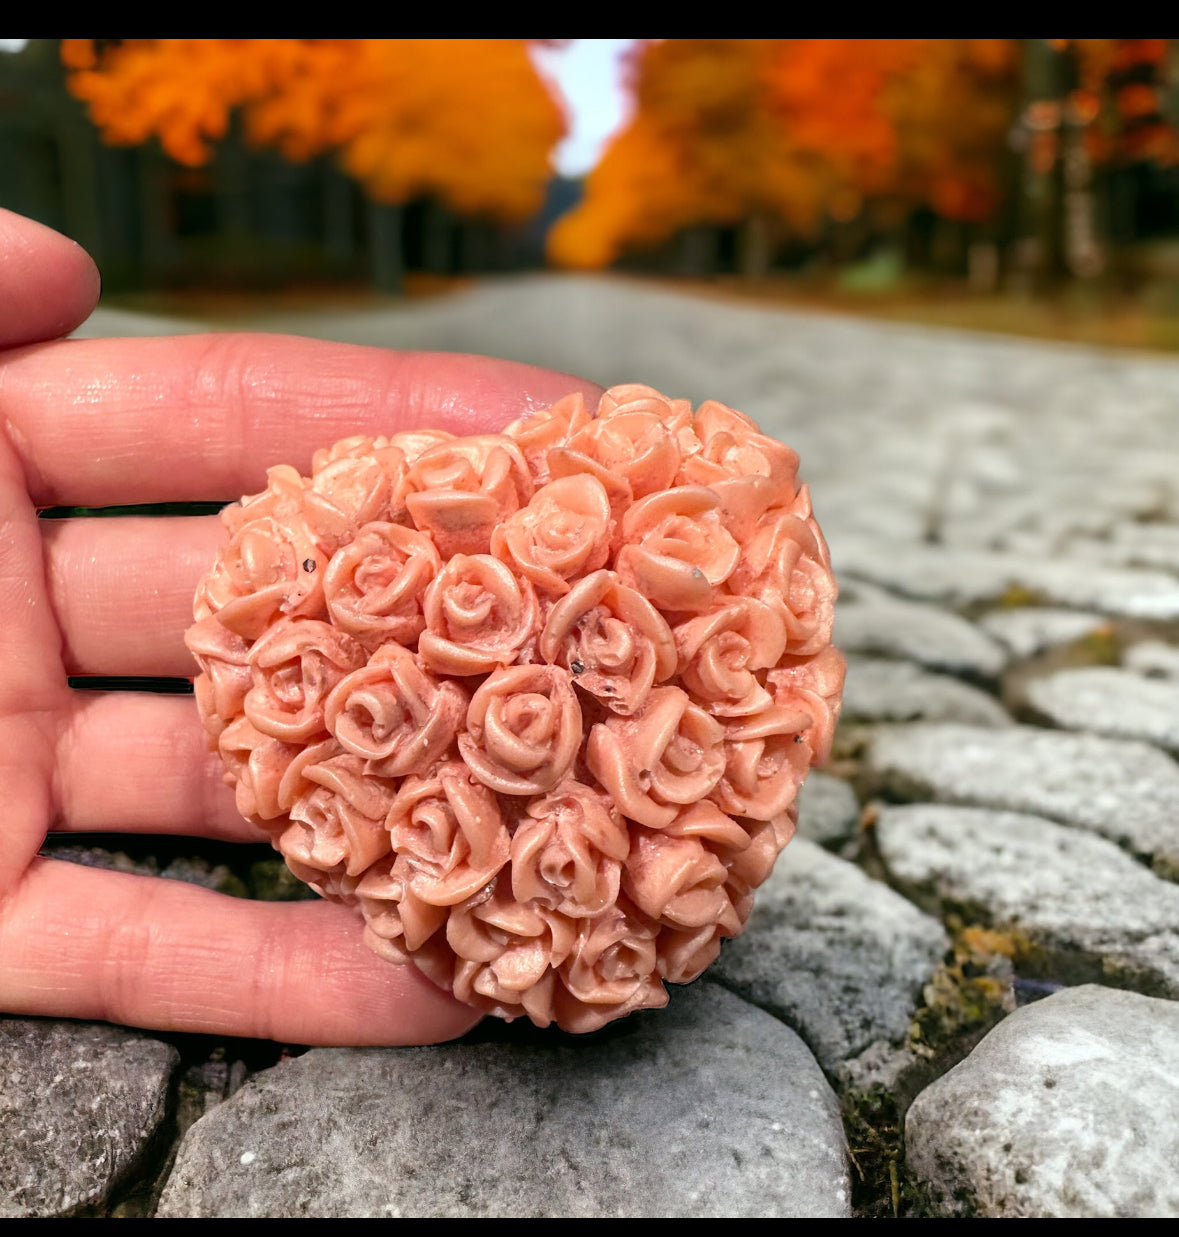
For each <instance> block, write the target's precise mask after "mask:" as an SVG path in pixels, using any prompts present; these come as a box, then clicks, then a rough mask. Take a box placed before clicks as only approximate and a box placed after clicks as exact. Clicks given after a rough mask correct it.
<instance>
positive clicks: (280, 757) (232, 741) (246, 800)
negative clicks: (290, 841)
mask: <svg viewBox="0 0 1179 1237" xmlns="http://www.w3.org/2000/svg"><path fill="white" fill-rule="evenodd" d="M217 748H218V750H219V751H220V753H221V759H222V760H223V761H224V762H225V767H226V774H225V781H226V783H227V784H228V785H230V786H232V787H233V793H234V798H235V800H236V802H237V810H238V811H239V812H240V813H241V814H242V815H243V816H245V817H246V818H247V819H251V820H259V821H261V822H265V821H269V820H274V819H275V818H276V817H279V816H282V815H283V813H284V812H285V808H284V807H283V806H282V805H281V804H280V802H279V787H280V786H281V785H282V779H283V775H284V774H285V773H286V771H287V769H288V768H289V766H290V764H291V762H292V761H293V760H294V759H295V758H296V757H297V756H299V755H300V754H301V753H302V751H303V749H302V747H300V746H299V745H297V744H294V743H284V742H283V741H282V740H280V739H276V738H274V737H272V736H271V735H268V734H263V733H262V732H261V731H260V730H258V729H257V728H256V727H255V726H253V725H252V724H251V722H250V721H249V719H248V718H245V717H239V718H238V719H237V720H236V721H235V722H231V723H230V724H229V725H228V726H226V727H225V729H224V730H223V731H222V732H221V734H220V735H219V736H218V738H217Z"/></svg>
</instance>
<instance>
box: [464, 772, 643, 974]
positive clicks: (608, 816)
mask: <svg viewBox="0 0 1179 1237" xmlns="http://www.w3.org/2000/svg"><path fill="white" fill-rule="evenodd" d="M629 848H630V835H629V834H628V832H627V829H626V826H625V825H624V824H623V823H622V821H621V820H620V819H619V816H618V813H617V811H616V810H615V809H614V807H613V805H612V804H611V803H610V801H609V800H608V799H607V798H606V797H605V795H603V794H601V793H599V792H597V791H594V790H591V789H590V787H588V786H585V785H583V784H582V783H581V782H578V781H576V780H574V779H573V778H567V779H566V780H565V781H564V782H562V783H561V785H560V786H558V787H557V789H556V790H554V791H551V792H550V793H549V794H547V795H545V796H544V797H543V798H538V799H533V800H532V802H531V803H529V805H528V810H527V813H526V814H525V815H524V816H523V817H522V818H521V820H520V823H519V824H518V825H517V827H516V832H515V833H514V834H513V835H512V893H513V894H514V895H515V897H516V900H517V901H518V902H521V903H535V904H538V905H541V906H546V907H548V908H550V909H551V910H555V911H559V912H560V913H561V914H562V915H568V916H569V917H570V918H572V919H584V918H585V917H586V916H589V915H596V914H598V913H599V912H601V911H603V910H605V908H606V907H607V906H610V905H611V904H612V903H613V902H614V901H615V900H616V899H617V897H618V882H619V877H620V875H621V870H622V869H621V864H622V862H623V860H625V859H626V856H627V852H628V850H629ZM460 952H461V951H460Z"/></svg>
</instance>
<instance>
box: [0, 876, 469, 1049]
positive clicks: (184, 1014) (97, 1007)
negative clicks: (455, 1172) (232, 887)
mask: <svg viewBox="0 0 1179 1237" xmlns="http://www.w3.org/2000/svg"><path fill="white" fill-rule="evenodd" d="M0 959H3V963H2V964H0V1009H5V1010H8V1011H10V1012H12V1013H16V1014H22V1013H35V1014H40V1015H44V1016H49V1017H58V1018H86V1019H101V1020H105V1021H108V1022H117V1023H122V1024H124V1025H126V1026H139V1027H149V1028H153V1029H156V1030H163V1031H196V1032H204V1033H212V1034H218V1035H234V1036H246V1037H249V1038H257V1039H273V1040H279V1041H281V1042H284V1043H299V1044H358V1045H359V1044H425V1043H435V1042H438V1041H440V1040H446V1039H453V1038H454V1037H455V1036H457V1035H461V1034H462V1033H463V1032H464V1031H466V1030H468V1029H469V1028H470V1027H472V1026H473V1025H474V1024H475V1023H476V1022H477V1021H478V1017H479V1016H478V1014H476V1013H475V1011H474V1010H472V1009H470V1008H469V1007H467V1006H464V1005H460V1004H458V1002H456V1001H455V1000H454V999H453V998H452V997H451V996H449V995H448V994H446V993H443V992H442V991H441V990H440V989H438V988H436V987H434V985H433V984H431V983H430V981H429V980H427V979H426V978H425V977H424V976H423V975H422V974H421V973H420V972H419V971H417V970H416V969H415V968H414V967H412V966H395V965H392V964H391V963H388V962H386V961H384V960H383V959H381V958H378V957H377V956H376V955H375V954H373V953H372V952H371V951H370V950H369V949H368V948H367V947H366V946H365V945H364V943H363V941H362V939H361V922H360V919H359V917H358V916H357V915H356V914H355V912H353V911H351V910H348V909H346V908H345V907H341V906H335V905H332V904H330V903H327V902H318V903H310V902H296V903H285V904H284V903H263V902H248V901H245V900H244V899H239V898H230V897H226V896H225V895H224V894H218V893H213V892H211V891H209V890H207V889H201V888H198V887H197V886H194V885H186V884H183V883H182V882H179V881H166V880H159V879H157V878H155V877H144V876H128V875H126V874H124V873H120V872H106V871H99V870H96V869H93V868H84V867H81V866H80V865H77V864H71V863H64V862H61V861H58V860H53V859H37V860H35V861H34V863H33V866H32V867H31V868H30V870H29V873H28V875H27V877H26V878H25V880H24V881H23V882H22V883H21V886H20V888H19V889H18V890H17V891H16V893H15V894H14V895H13V896H12V897H11V898H10V899H9V900H8V901H7V902H6V903H5V904H3V905H2V906H0Z"/></svg>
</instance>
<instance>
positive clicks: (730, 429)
mask: <svg viewBox="0 0 1179 1237" xmlns="http://www.w3.org/2000/svg"><path fill="white" fill-rule="evenodd" d="M693 424H694V426H695V430H696V436H697V437H698V438H699V439H700V442H701V445H702V449H701V452H700V456H699V459H700V460H701V461H707V462H708V463H710V464H714V465H716V466H717V467H718V468H719V469H720V470H721V474H723V475H724V476H728V477H749V476H762V477H768V478H769V479H770V481H771V482H772V484H773V487H774V492H775V493H776V494H779V495H781V497H780V498H779V499H778V501H779V502H787V501H789V499H790V498H791V497H793V495H794V491H795V489H796V488H797V486H798V454H797V452H795V451H792V450H791V449H790V448H789V447H788V446H787V445H786V444H785V443H784V442H779V441H778V440H777V439H776V438H770V437H768V436H767V435H765V434H763V433H762V432H761V431H760V430H759V429H758V426H757V422H756V421H754V420H753V418H752V417H747V416H746V415H745V414H744V413H743V412H738V411H737V410H736V409H735V408H729V407H727V406H726V405H725V404H722V403H719V402H718V401H717V400H714V399H710V400H705V402H704V403H703V404H701V405H700V407H699V408H697V409H696V415H695V417H694V418H693ZM717 479H718V480H719V479H720V478H719V477H717ZM692 480H693V481H695V480H696V476H695V475H693V476H692ZM703 484H709V483H708V482H703Z"/></svg>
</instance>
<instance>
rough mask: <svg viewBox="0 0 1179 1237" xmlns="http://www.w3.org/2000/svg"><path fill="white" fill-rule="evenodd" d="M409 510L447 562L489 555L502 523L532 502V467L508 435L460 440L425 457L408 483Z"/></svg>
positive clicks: (423, 455) (420, 458)
mask: <svg viewBox="0 0 1179 1237" xmlns="http://www.w3.org/2000/svg"><path fill="white" fill-rule="evenodd" d="M406 484H407V486H408V489H409V493H408V495H407V497H406V500H405V502H406V507H407V508H408V510H409V514H410V516H411V517H412V518H413V522H414V523H415V524H416V525H417V526H418V528H420V529H421V530H422V531H423V532H428V533H429V534H430V535H431V536H432V537H433V538H434V542H435V544H436V545H437V546H438V550H439V552H440V553H441V555H442V557H443V558H449V557H451V556H452V555H454V554H486V553H487V550H488V547H489V546H490V544H491V534H492V532H493V531H494V529H495V527H496V525H497V524H500V523H502V522H503V520H505V519H506V518H507V517H508V516H509V515H511V514H512V512H513V511H517V510H519V508H520V507H522V506H524V504H525V503H526V502H527V501H528V500H529V499H530V498H531V497H532V488H533V486H532V476H531V474H530V473H529V471H528V463H527V461H526V460H525V459H524V455H523V453H522V452H521V450H520V448H519V447H518V446H517V445H516V443H515V442H514V441H513V439H511V438H509V437H508V436H507V435H506V434H480V435H477V436H474V437H471V438H456V439H454V440H452V441H450V442H444V443H441V444H439V445H438V446H436V447H431V448H430V450H428V451H426V452H424V453H423V454H422V455H420V456H418V458H417V459H416V460H415V461H414V462H413V464H412V466H411V467H410V470H409V473H408V475H407V478H406Z"/></svg>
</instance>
